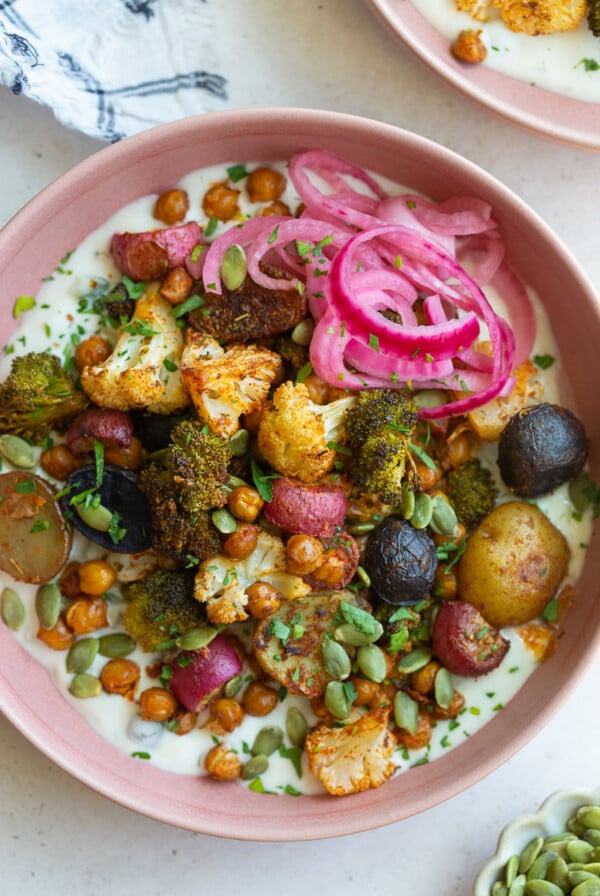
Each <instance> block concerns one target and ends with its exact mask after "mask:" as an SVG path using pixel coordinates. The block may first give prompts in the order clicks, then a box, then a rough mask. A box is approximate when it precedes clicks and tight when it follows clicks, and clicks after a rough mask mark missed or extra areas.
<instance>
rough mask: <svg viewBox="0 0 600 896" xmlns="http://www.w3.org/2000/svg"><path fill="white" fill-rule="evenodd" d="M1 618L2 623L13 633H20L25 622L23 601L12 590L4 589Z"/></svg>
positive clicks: (1, 601) (0, 599) (0, 611)
mask: <svg viewBox="0 0 600 896" xmlns="http://www.w3.org/2000/svg"><path fill="white" fill-rule="evenodd" d="M0 616H2V621H3V623H4V624H5V625H7V626H8V628H9V629H10V630H11V631H13V632H18V631H19V629H20V628H21V626H22V625H23V623H24V622H25V607H24V605H23V601H22V600H21V598H20V597H19V595H18V594H17V592H16V591H13V589H12V588H4V590H3V591H2V596H1V597H0Z"/></svg>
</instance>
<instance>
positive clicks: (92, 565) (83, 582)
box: [77, 560, 117, 596]
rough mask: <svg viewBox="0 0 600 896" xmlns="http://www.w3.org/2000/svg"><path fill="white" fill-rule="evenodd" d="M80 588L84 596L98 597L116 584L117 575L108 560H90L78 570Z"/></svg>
mask: <svg viewBox="0 0 600 896" xmlns="http://www.w3.org/2000/svg"><path fill="white" fill-rule="evenodd" d="M77 575H78V577H79V587H80V589H81V591H83V593H84V594H92V595H95V596H98V595H100V594H104V592H105V591H108V589H109V588H112V586H113V585H114V584H115V582H116V580H117V574H116V572H115V571H114V569H113V568H112V566H111V565H110V563H108V562H107V561H106V560H88V561H87V562H85V563H82V564H81V565H80V566H79V569H78V570H77Z"/></svg>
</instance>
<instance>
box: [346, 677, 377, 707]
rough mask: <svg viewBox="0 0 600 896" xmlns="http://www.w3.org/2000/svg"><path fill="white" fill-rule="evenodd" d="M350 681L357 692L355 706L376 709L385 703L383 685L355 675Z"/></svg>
mask: <svg viewBox="0 0 600 896" xmlns="http://www.w3.org/2000/svg"><path fill="white" fill-rule="evenodd" d="M350 680H351V682H352V685H353V687H354V690H355V692H356V697H355V698H354V701H353V702H354V706H359V707H360V706H367V707H368V708H369V709H375V707H377V706H380V705H381V703H382V702H383V701H382V690H381V685H379V684H377V683H376V682H375V681H369V680H368V679H366V678H360V677H359V676H358V675H353V676H352V677H351V679H350Z"/></svg>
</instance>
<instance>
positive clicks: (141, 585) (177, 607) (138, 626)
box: [123, 569, 206, 651]
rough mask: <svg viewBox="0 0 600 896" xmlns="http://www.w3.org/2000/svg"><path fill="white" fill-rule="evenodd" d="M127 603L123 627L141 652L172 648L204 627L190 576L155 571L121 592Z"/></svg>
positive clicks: (177, 571) (174, 571)
mask: <svg viewBox="0 0 600 896" xmlns="http://www.w3.org/2000/svg"><path fill="white" fill-rule="evenodd" d="M123 596H124V597H125V600H127V601H128V603H127V606H126V608H125V612H124V614H123V623H124V625H125V628H126V629H127V631H128V632H129V634H130V635H131V636H132V637H134V638H136V639H137V640H138V641H139V642H140V645H141V646H142V648H143V650H145V651H151V650H157V649H165V648H166V647H169V646H174V645H173V642H174V639H175V638H177V637H178V636H179V635H181V634H183V633H184V632H186V631H189V629H191V628H195V627H197V626H202V625H206V614H205V612H204V608H203V606H202V604H200V603H198V601H197V600H195V599H194V573H193V572H188V571H185V570H164V569H158V570H155V571H153V572H151V573H150V574H149V575H147V576H146V577H145V578H144V579H141V580H140V581H138V582H132V583H131V584H130V585H127V586H126V587H125V588H124V590H123Z"/></svg>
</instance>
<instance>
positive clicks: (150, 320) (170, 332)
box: [81, 281, 190, 414]
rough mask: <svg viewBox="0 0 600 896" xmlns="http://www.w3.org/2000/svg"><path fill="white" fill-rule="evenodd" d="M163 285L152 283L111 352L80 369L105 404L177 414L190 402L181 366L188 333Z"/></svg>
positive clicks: (85, 385)
mask: <svg viewBox="0 0 600 896" xmlns="http://www.w3.org/2000/svg"><path fill="white" fill-rule="evenodd" d="M159 286H160V284H159V283H158V282H157V281H152V282H151V283H148V284H147V286H146V289H145V290H144V292H143V294H142V295H141V296H140V298H139V299H138V300H137V302H136V304H135V310H134V312H133V316H132V317H131V319H130V320H129V321H127V323H125V324H123V325H122V326H121V329H120V331H119V334H118V337H117V342H116V345H115V347H114V349H113V351H112V354H110V355H109V357H108V358H107V359H106V360H105V361H103V362H102V364H91V365H88V366H86V367H84V368H83V370H82V371H81V387H82V389H83V391H84V392H85V393H86V395H87V396H88V397H89V398H91V400H92V401H93V402H94V403H95V404H97V405H99V406H100V407H103V408H114V409H115V410H119V411H130V410H136V409H147V410H148V411H150V412H151V413H153V414H174V413H178V412H179V411H182V410H183V409H184V408H186V407H187V406H188V405H189V404H190V396H189V393H188V390H187V387H186V386H185V383H184V382H183V380H182V377H181V371H180V369H179V362H180V359H181V353H182V351H183V344H184V343H183V336H182V334H181V330H180V328H179V327H178V326H177V321H176V320H175V318H174V317H173V314H172V308H171V305H170V304H169V303H168V302H167V300H166V299H163V297H162V296H161V295H160V294H159V292H158V289H159Z"/></svg>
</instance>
